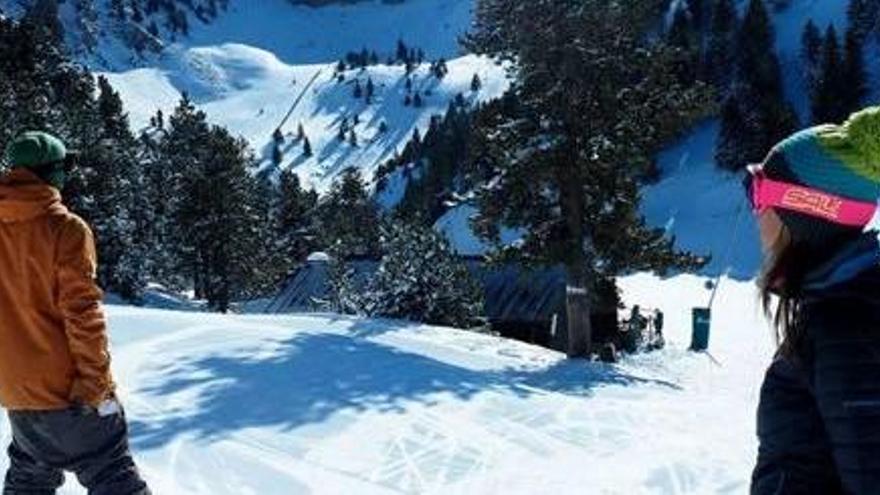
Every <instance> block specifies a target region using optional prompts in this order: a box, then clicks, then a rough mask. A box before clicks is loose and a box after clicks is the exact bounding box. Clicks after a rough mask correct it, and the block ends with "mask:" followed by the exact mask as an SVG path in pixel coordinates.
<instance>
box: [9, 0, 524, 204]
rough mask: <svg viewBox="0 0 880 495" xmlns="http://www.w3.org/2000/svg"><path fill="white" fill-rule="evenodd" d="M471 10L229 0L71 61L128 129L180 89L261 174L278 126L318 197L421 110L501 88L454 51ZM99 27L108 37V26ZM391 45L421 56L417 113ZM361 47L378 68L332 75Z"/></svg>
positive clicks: (477, 63) (453, 0) (291, 159)
mask: <svg viewBox="0 0 880 495" xmlns="http://www.w3.org/2000/svg"><path fill="white" fill-rule="evenodd" d="M2 1H3V0H0V2H2ZM472 8H473V1H472V0H407V1H405V2H384V1H379V0H370V1H365V2H360V3H356V4H341V5H329V6H326V7H321V8H312V7H306V6H302V5H292V4H291V3H290V2H289V0H265V1H260V2H245V1H238V0H233V1H231V2H230V7H229V9H228V10H227V11H225V12H222V13H221V14H220V15H219V16H218V18H217V19H215V20H213V21H212V22H211V23H209V24H204V23H201V22H194V23H193V25H192V29H191V33H190V35H189V36H187V37H176V38H175V39H174V41H173V42H171V43H167V44H166V46H165V47H164V49H163V50H162V52H161V53H160V54H158V55H147V56H144V57H143V58H132V51H131V49H130V48H128V47H127V46H125V45H124V44H122V43H121V41H120V40H119V39H116V38H114V37H113V36H105V37H102V38H101V39H100V40H99V41H100V42H99V45H98V48H97V49H96V50H95V52H94V53H92V54H89V55H83V56H81V59H82V60H83V61H84V62H86V63H87V64H88V65H90V66H92V67H94V68H96V69H98V70H100V71H101V73H102V75H104V76H106V77H107V78H108V79H109V80H110V82H111V84H112V85H113V87H114V88H115V89H116V90H117V91H119V93H120V96H121V97H122V100H123V103H124V104H125V108H126V111H127V112H128V114H129V120H130V122H131V125H132V128H133V129H134V130H136V131H138V130H141V129H143V128H144V127H146V126H147V125H148V123H149V121H150V118H151V117H152V116H153V115H155V114H156V112H157V111H158V110H162V111H163V112H164V113H165V115H170V114H171V112H172V111H173V109H174V107H175V106H176V105H177V104H178V102H179V101H180V98H181V96H182V94H183V93H186V94H187V95H188V96H189V97H190V98H191V99H192V100H193V102H194V103H195V104H196V105H197V106H198V107H199V108H200V109H202V110H204V111H205V112H206V114H207V116H208V120H209V121H210V122H211V123H215V124H219V125H223V126H225V127H227V128H228V129H229V130H230V131H231V132H232V133H233V134H234V135H238V136H241V137H243V138H244V139H245V140H246V141H247V142H248V143H249V144H250V145H251V148H252V149H253V150H254V152H255V154H256V157H257V158H258V159H261V161H262V165H261V168H263V169H272V170H274V169H273V167H274V165H273V164H272V162H271V158H272V149H273V139H272V136H273V132H274V131H275V130H276V129H278V128H279V126H280V130H281V131H282V133H284V135H285V143H284V144H283V145H282V147H281V148H282V150H283V152H284V157H283V160H282V162H281V164H280V168H282V169H285V168H289V169H292V170H294V171H295V172H296V173H297V174H298V175H299V177H300V179H301V180H302V182H303V183H304V185H305V186H306V187H313V188H315V189H316V190H318V191H319V192H324V191H326V190H327V189H328V188H329V186H330V185H331V184H332V182H333V180H334V179H335V178H336V177H337V176H338V175H339V173H340V172H341V171H342V170H344V169H345V168H348V167H355V168H358V169H360V170H361V172H362V175H363V176H364V178H365V179H367V180H368V181H372V179H373V178H374V173H375V170H376V168H377V167H378V166H379V165H381V164H382V163H384V162H385V161H387V160H389V159H390V158H392V157H393V156H394V153H395V151H402V149H403V147H404V146H405V145H406V143H407V142H408V141H409V139H410V138H411V137H412V135H413V132H414V131H415V130H416V129H418V130H419V131H420V133H421V134H422V135H424V134H425V132H426V131H427V128H428V124H429V123H430V119H431V117H432V116H433V115H443V114H445V112H446V110H447V108H448V106H449V103H450V102H451V101H453V99H455V98H456V96H457V95H459V94H460V95H462V96H463V97H464V99H465V101H466V102H467V103H468V104H470V105H475V104H477V103H480V102H484V101H487V100H490V99H493V98H497V97H498V96H500V95H501V94H503V92H504V91H505V90H506V89H507V87H508V82H507V77H506V72H505V68H504V67H502V66H500V65H497V64H495V63H493V62H492V61H490V60H488V59H486V58H481V57H476V56H472V55H465V54H462V53H461V50H460V48H459V46H458V40H459V38H460V37H461V36H462V35H463V34H464V33H465V31H466V30H467V28H468V26H469V24H470V22H471V15H472V12H471V11H472ZM67 24H71V23H67ZM104 29H105V30H109V31H110V32H112V26H105V27H104ZM166 34H167V33H166ZM166 38H170V35H168V36H166ZM398 40H402V41H404V42H405V43H406V45H407V46H408V47H410V48H412V49H420V50H422V51H423V52H424V54H425V62H424V63H423V64H422V65H420V66H419V67H417V68H416V69H415V71H414V72H413V73H412V74H411V75H410V76H409V77H410V78H411V79H412V91H414V92H418V93H419V94H420V95H421V97H422V99H423V101H424V104H423V106H421V107H420V108H416V107H414V106H412V105H405V102H404V100H405V97H406V95H407V93H408V91H407V89H406V80H407V74H406V73H405V70H404V68H403V66H402V65H399V64H396V65H386V64H385V62H386V61H387V60H388V59H389V57H393V56H394V55H395V52H396V48H397V42H398ZM362 49H366V50H368V51H375V52H376V54H377V55H378V57H379V60H380V62H382V64H380V65H373V66H370V67H368V68H367V69H366V70H360V69H356V70H348V71H346V73H345V74H344V81H343V82H339V81H338V80H337V78H336V74H335V68H336V67H335V66H336V63H337V62H338V61H339V60H340V59H343V58H345V55H346V54H347V53H348V52H352V51H355V52H359V51H361V50H362ZM441 57H443V58H445V59H446V60H448V67H449V74H448V75H447V76H446V77H444V78H443V79H442V80H438V79H437V78H435V77H433V76H432V75H431V73H430V70H429V69H430V62H432V61H435V60H437V59H439V58H441ZM474 75H477V76H479V77H480V79H481V81H482V82H483V87H482V89H481V90H480V91H476V92H474V91H471V81H472V79H473V77H474ZM313 78H314V83H313V84H310V82H311V81H312V80H313ZM368 79H372V80H373V83H374V84H375V87H376V96H375V98H374V99H373V101H372V102H371V103H370V104H367V103H366V101H365V100H364V99H363V98H361V99H356V98H354V96H353V94H354V84H355V81H359V82H360V84H362V85H364V86H365V85H366V83H367V81H368ZM413 94H414V93H413ZM299 97H302V99H301V102H300V104H299V105H297V106H296V107H295V108H294V109H293V110H292V111H291V107H292V105H293V103H294V101H296V100H297V99H298V98H299ZM289 111H291V115H290V117H289V119H287V120H284V118H285V116H286V115H287V114H288V112H289ZM355 116H358V118H359V121H360V123H359V124H357V125H355V126H354V131H355V133H356V135H357V141H358V143H357V146H352V145H351V144H349V143H348V142H342V141H340V140H339V139H338V130H339V127H340V124H341V123H342V121H343V119H348V122H349V123H350V122H351V121H353V120H354V118H355ZM383 122H384V123H385V125H386V126H387V128H388V131H387V132H384V133H382V132H380V130H379V127H380V125H381V124H382V123H383ZM282 123H284V125H282ZM300 124H302V126H303V128H304V130H305V134H306V136H307V137H308V138H309V141H310V143H311V145H312V149H313V151H314V156H313V157H306V156H304V155H303V151H302V149H303V143H302V142H301V141H300V140H298V139H296V134H297V131H298V127H299V125H300Z"/></svg>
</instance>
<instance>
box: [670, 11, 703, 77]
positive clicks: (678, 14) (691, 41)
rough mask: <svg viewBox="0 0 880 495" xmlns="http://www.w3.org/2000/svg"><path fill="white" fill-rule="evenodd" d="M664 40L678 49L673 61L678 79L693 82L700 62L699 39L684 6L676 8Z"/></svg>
mask: <svg viewBox="0 0 880 495" xmlns="http://www.w3.org/2000/svg"><path fill="white" fill-rule="evenodd" d="M666 40H667V43H668V44H669V45H670V46H672V47H674V48H677V49H678V50H679V60H677V61H676V62H675V66H676V72H677V73H678V80H679V81H681V82H683V83H687V84H690V83H693V82H695V81H696V78H697V71H698V68H699V62H700V60H699V58H700V49H699V47H700V39H699V33H697V31H696V29H695V27H694V26H693V24H692V21H691V17H690V13H689V12H688V10H687V8H686V7H679V8H677V9H676V11H675V14H674V16H673V20H672V25H671V26H670V27H669V31H668V32H667V33H666Z"/></svg>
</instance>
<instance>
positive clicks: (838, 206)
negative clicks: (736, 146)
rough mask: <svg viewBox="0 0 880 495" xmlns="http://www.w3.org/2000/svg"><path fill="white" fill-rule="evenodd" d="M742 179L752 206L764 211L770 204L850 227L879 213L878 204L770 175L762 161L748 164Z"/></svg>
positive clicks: (863, 223)
mask: <svg viewBox="0 0 880 495" xmlns="http://www.w3.org/2000/svg"><path fill="white" fill-rule="evenodd" d="M747 170H748V173H747V174H746V177H745V179H744V180H743V186H744V187H745V189H746V195H747V197H748V198H749V202H750V203H751V206H752V210H754V212H755V213H756V214H761V213H763V212H765V211H767V210H768V209H770V208H782V209H785V210H790V211H794V212H797V213H803V214H805V215H809V216H812V217H816V218H821V219H823V220H826V221H829V222H832V223H836V224H838V225H844V226H848V227H864V226H866V225H868V223H870V222H871V220H872V219H873V218H874V215H875V213H877V204H875V203H868V202H864V201H856V200H852V199H847V198H843V197H841V196H837V195H834V194H829V193H827V192H824V191H820V190H818V189H813V188H809V187H805V186H800V185H795V184H789V183H787V182H780V181H776V180H773V179H769V178H767V176H766V175H765V174H764V171H763V168H762V166H761V165H749V166H748V168H747Z"/></svg>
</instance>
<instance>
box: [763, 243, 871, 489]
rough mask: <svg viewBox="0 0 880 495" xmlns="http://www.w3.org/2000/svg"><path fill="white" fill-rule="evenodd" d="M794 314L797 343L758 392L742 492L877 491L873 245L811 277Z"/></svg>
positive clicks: (860, 246)
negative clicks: (800, 336) (752, 452)
mask: <svg viewBox="0 0 880 495" xmlns="http://www.w3.org/2000/svg"><path fill="white" fill-rule="evenodd" d="M802 311H803V313H802V315H803V320H802V321H803V325H804V329H805V332H806V339H805V342H804V344H803V346H801V348H800V351H799V352H798V355H797V356H796V357H794V358H786V357H781V356H779V357H777V358H776V359H775V360H774V362H773V364H772V365H771V366H770V369H769V370H768V371H767V375H766V377H765V380H764V385H763V387H762V389H761V403H760V405H759V407H758V437H759V440H760V448H759V452H758V464H757V466H756V468H755V472H754V474H753V476H752V494H760V495H764V494H768V495H769V494H780V495H782V494H784V495H789V494H821V495H824V494H858V495H862V494H880V246H878V242H877V239H876V238H873V237H867V236H866V237H864V238H863V239H861V240H860V241H859V242H858V243H855V244H853V245H851V246H849V247H848V248H847V249H845V250H844V251H843V252H842V253H840V254H839V255H838V256H836V257H835V258H834V259H833V260H832V261H831V262H829V263H827V264H826V265H824V266H822V267H820V268H819V269H818V270H816V271H815V272H813V273H812V274H811V275H810V276H809V277H808V280H807V284H806V290H805V298H804V304H803V307H802Z"/></svg>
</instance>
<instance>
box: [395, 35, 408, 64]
mask: <svg viewBox="0 0 880 495" xmlns="http://www.w3.org/2000/svg"><path fill="white" fill-rule="evenodd" d="M397 61H398V62H407V61H409V48H407V46H406V44H405V43H404V42H403V40H397Z"/></svg>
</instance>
